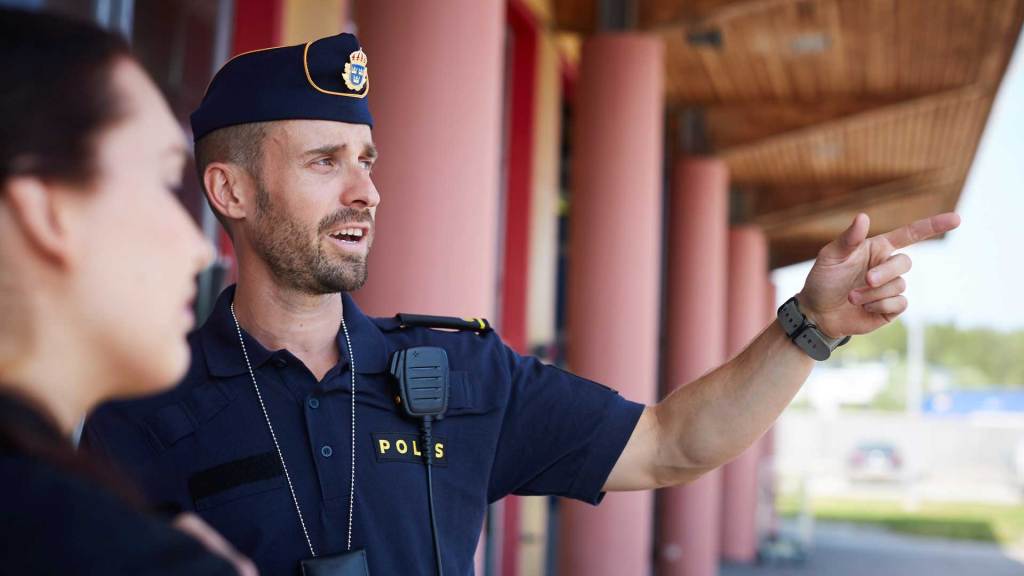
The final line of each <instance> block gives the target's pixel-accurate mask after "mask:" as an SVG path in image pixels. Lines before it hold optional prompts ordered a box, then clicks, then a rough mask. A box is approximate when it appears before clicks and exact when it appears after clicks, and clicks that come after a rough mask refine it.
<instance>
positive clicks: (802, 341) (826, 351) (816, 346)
mask: <svg viewBox="0 0 1024 576" xmlns="http://www.w3.org/2000/svg"><path fill="white" fill-rule="evenodd" d="M779 325H780V326H782V329H783V331H784V332H785V333H786V336H789V339H790V340H792V341H793V343H794V344H796V345H797V347H798V348H800V349H801V350H803V351H804V353H805V354H807V355H808V356H810V357H811V358H813V359H815V360H817V361H819V362H820V361H823V360H828V359H829V357H830V356H832V352H833V351H834V350H835V349H836V348H838V347H840V346H842V345H843V344H846V343H847V342H849V341H850V337H849V336H845V337H843V338H829V337H828V336H826V335H825V334H824V333H823V332H822V331H821V330H819V329H818V327H817V326H815V325H814V323H813V322H811V321H810V320H808V319H807V317H806V316H804V314H803V312H801V311H800V303H799V302H798V301H797V299H796V296H794V297H792V298H790V299H789V300H787V301H786V303H785V304H783V305H782V306H781V307H779Z"/></svg>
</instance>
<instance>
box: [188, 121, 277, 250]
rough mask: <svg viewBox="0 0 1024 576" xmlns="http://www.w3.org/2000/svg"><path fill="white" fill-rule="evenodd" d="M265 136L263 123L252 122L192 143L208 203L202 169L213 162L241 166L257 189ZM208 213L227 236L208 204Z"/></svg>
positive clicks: (221, 215) (225, 220) (225, 222)
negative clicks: (210, 213) (255, 183)
mask: <svg viewBox="0 0 1024 576" xmlns="http://www.w3.org/2000/svg"><path fill="white" fill-rule="evenodd" d="M266 134H267V123H266V122H253V123H251V124H237V125H235V126H227V127H225V128H220V129H217V130H214V131H213V132H210V133H209V134H207V135H206V136H203V137H202V138H201V139H200V140H199V141H198V142H196V148H195V154H196V171H197V172H198V173H199V185H200V186H201V187H202V189H203V193H204V196H206V201H207V202H208V203H209V202H210V196H209V193H208V191H207V190H206V181H205V180H204V178H203V175H204V174H205V173H206V167H207V166H209V165H210V164H212V163H213V162H225V163H230V164H236V165H238V166H241V167H242V168H245V170H246V171H248V172H249V174H250V175H252V177H253V178H254V179H255V180H256V182H257V185H259V182H260V179H261V176H262V172H261V169H260V164H261V161H262V159H263V153H262V152H263V138H264V137H265V136H266ZM210 210H212V211H213V214H214V216H216V217H217V220H219V221H220V223H221V226H223V227H224V229H225V230H227V232H228V235H229V236H230V235H231V228H229V227H228V223H227V219H226V218H225V217H224V215H223V214H221V213H220V212H218V211H217V209H216V208H215V207H214V206H213V204H212V203H210Z"/></svg>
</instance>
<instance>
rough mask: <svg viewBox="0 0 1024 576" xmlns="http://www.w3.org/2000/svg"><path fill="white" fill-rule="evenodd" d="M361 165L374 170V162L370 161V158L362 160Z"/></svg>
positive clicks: (367, 169) (364, 168)
mask: <svg viewBox="0 0 1024 576" xmlns="http://www.w3.org/2000/svg"><path fill="white" fill-rule="evenodd" d="M359 167H360V168H362V169H363V170H366V171H367V172H369V171H370V170H373V162H370V161H369V160H360V161H359Z"/></svg>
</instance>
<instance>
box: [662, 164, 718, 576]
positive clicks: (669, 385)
mask: <svg viewBox="0 0 1024 576" xmlns="http://www.w3.org/2000/svg"><path fill="white" fill-rule="evenodd" d="M671 206H672V207H671V212H670V218H669V220H668V227H669V230H668V243H669V245H668V250H669V258H668V288H667V289H668V297H667V298H666V303H667V306H668V315H667V318H666V323H667V324H666V339H667V342H666V348H665V353H666V355H667V358H666V362H665V369H666V373H665V393H666V394H668V393H670V392H672V391H673V390H675V389H676V388H678V387H679V386H683V385H685V384H687V383H689V382H692V381H693V380H695V379H696V378H698V377H700V376H701V375H702V374H704V373H706V372H708V371H710V370H711V369H713V368H715V367H716V366H718V365H720V364H721V363H722V362H723V361H724V360H725V342H726V334H725V329H726V308H725V307H726V291H727V289H728V288H727V285H726V279H727V276H726V275H727V270H728V259H729V254H728V238H729V174H728V169H727V168H726V165H725V163H724V162H722V161H721V160H718V159H716V158H686V159H683V160H680V161H679V162H678V163H677V164H676V167H675V174H674V177H673V184H672V200H671ZM659 497H660V500H659V515H658V548H657V560H658V574H660V575H662V576H669V575H683V576H710V575H713V574H716V573H717V570H718V524H719V515H720V513H721V511H720V505H721V475H720V473H719V471H718V470H714V471H712V472H710V473H708V474H706V475H705V476H703V477H701V478H700V479H698V480H696V481H695V482H692V483H690V484H688V485H686V486H679V487H675V488H668V489H665V490H662V491H661V492H660V494H659Z"/></svg>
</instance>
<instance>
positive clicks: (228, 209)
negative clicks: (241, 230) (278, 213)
mask: <svg viewBox="0 0 1024 576" xmlns="http://www.w3.org/2000/svg"><path fill="white" fill-rule="evenodd" d="M255 185H256V183H255V182H254V181H253V179H252V178H251V177H250V176H249V175H248V173H247V172H246V171H245V170H243V169H241V168H240V167H239V166H236V165H234V164H228V163H225V162H211V163H210V164H208V165H207V166H206V169H205V170H204V171H203V187H204V188H205V189H206V197H207V198H208V199H209V200H210V205H211V206H213V209H214V210H216V211H217V212H219V213H220V214H221V216H223V217H225V218H226V219H228V220H244V219H245V218H246V217H250V216H252V213H253V210H254V209H255V202H254V196H255V195H254V194H253V193H252V189H253V188H254V187H255Z"/></svg>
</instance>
